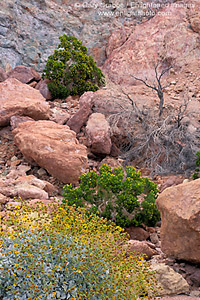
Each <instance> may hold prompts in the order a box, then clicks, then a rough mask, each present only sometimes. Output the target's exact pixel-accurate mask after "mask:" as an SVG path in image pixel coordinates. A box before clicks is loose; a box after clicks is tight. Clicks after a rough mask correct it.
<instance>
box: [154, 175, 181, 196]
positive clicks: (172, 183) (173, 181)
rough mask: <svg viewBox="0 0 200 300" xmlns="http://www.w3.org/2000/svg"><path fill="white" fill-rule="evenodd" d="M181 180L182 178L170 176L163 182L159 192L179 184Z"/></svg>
mask: <svg viewBox="0 0 200 300" xmlns="http://www.w3.org/2000/svg"><path fill="white" fill-rule="evenodd" d="M183 180H184V178H183V176H170V177H168V178H167V179H166V180H165V181H164V183H163V184H162V185H161V187H160V189H159V190H160V192H163V191H164V190H165V189H166V188H168V187H171V186H175V185H178V184H181V183H182V182H183Z"/></svg>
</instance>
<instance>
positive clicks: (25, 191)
mask: <svg viewBox="0 0 200 300" xmlns="http://www.w3.org/2000/svg"><path fill="white" fill-rule="evenodd" d="M15 189H16V190H17V194H18V197H21V198H22V200H26V199H48V198H49V195H48V193H47V192H45V191H43V190H42V189H40V188H39V187H37V186H34V185H31V184H28V183H22V184H19V185H16V186H15Z"/></svg>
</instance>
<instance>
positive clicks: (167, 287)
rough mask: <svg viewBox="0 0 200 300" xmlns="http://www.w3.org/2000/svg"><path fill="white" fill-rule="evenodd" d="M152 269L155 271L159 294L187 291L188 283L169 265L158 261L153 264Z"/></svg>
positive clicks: (174, 293)
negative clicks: (159, 288)
mask: <svg viewBox="0 0 200 300" xmlns="http://www.w3.org/2000/svg"><path fill="white" fill-rule="evenodd" d="M152 269H153V270H154V271H156V277H157V280H158V283H159V284H160V287H161V290H160V291H159V295H160V296H161V295H176V294H184V293H187V292H189V284H188V283H187V281H186V280H185V279H184V278H183V277H182V276H181V275H180V274H178V273H176V272H175V271H174V270H173V269H172V268H170V267H169V266H167V265H165V264H163V263H160V264H153V265H152Z"/></svg>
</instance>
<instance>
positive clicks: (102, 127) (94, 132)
mask: <svg viewBox="0 0 200 300" xmlns="http://www.w3.org/2000/svg"><path fill="white" fill-rule="evenodd" d="M86 134H87V140H88V146H89V147H91V151H92V152H93V153H96V154H110V151H111V146H112V143H111V138H110V126H109V123H108V122H107V120H106V118H105V116H104V115H103V114H100V113H94V114H92V115H91V116H90V117H89V120H88V122H87V126H86Z"/></svg>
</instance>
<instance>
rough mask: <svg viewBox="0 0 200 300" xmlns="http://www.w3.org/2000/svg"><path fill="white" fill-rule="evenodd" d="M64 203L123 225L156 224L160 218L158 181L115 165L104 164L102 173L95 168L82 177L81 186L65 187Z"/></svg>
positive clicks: (69, 185) (101, 168)
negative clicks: (88, 205) (85, 207)
mask: <svg viewBox="0 0 200 300" xmlns="http://www.w3.org/2000/svg"><path fill="white" fill-rule="evenodd" d="M63 191H64V192H63V196H64V200H63V202H64V203H68V205H74V204H75V205H76V206H77V207H79V206H80V207H84V206H85V205H86V206H87V203H89V204H90V206H91V207H90V208H89V210H92V211H93V212H94V210H95V211H96V213H99V215H100V216H101V217H104V218H107V219H108V220H112V221H114V222H115V223H116V224H117V225H119V226H121V227H123V228H124V227H128V226H130V225H131V224H134V225H135V226H139V225H141V224H142V223H144V224H145V225H147V226H154V225H155V224H156V222H157V221H158V220H159V219H160V213H159V211H158V209H157V208H156V205H155V199H156V197H157V193H158V190H157V187H156V184H154V183H153V182H151V181H150V180H149V179H148V178H145V177H141V174H140V172H137V171H136V170H135V169H134V168H133V167H126V174H124V170H123V168H122V167H120V168H115V169H114V171H113V172H112V168H111V167H110V166H108V165H106V164H103V165H102V166H101V167H100V169H99V174H97V173H95V172H94V171H92V172H89V173H87V174H82V175H81V176H80V185H79V186H78V187H76V188H73V187H72V185H71V184H68V185H65V186H64V188H63Z"/></svg>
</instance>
